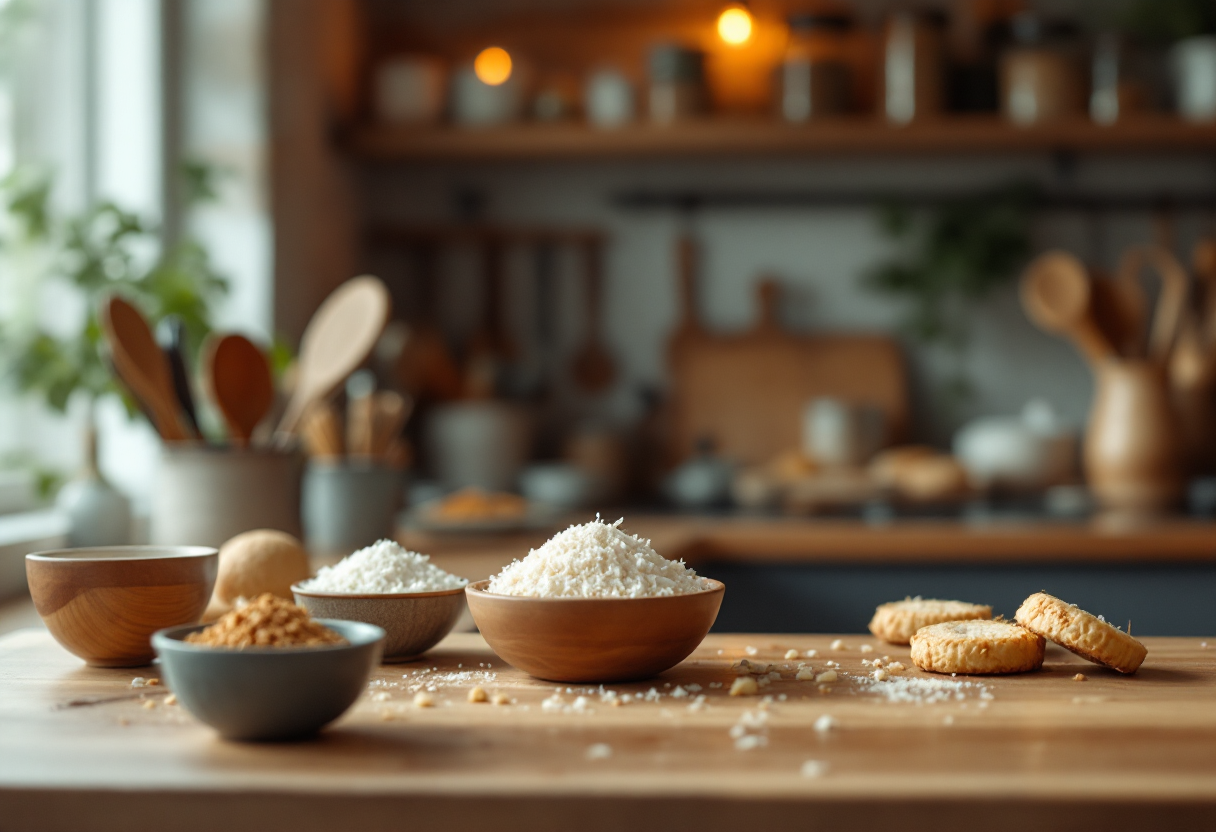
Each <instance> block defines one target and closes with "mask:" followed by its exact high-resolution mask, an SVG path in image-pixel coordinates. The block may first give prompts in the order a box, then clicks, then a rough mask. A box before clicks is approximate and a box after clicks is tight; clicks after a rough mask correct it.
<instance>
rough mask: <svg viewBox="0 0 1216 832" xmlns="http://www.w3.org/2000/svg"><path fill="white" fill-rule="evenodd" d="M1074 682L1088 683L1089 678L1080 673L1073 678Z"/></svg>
mask: <svg viewBox="0 0 1216 832" xmlns="http://www.w3.org/2000/svg"><path fill="white" fill-rule="evenodd" d="M1072 680H1073V681H1074V682H1088V681H1089V677H1088V676H1086V675H1085V674H1084V673H1078V674H1077V675H1076V676H1073V677H1072Z"/></svg>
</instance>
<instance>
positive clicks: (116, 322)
mask: <svg viewBox="0 0 1216 832" xmlns="http://www.w3.org/2000/svg"><path fill="white" fill-rule="evenodd" d="M100 318H101V329H102V333H103V334H104V335H105V339H106V343H107V345H108V346H109V348H110V360H111V361H112V362H113V364H114V369H115V370H116V371H117V372H118V377H119V379H120V380H121V381H122V383H123V384H124V385H125V386H126V387H127V389H128V390H130V391H131V395H133V396H134V397H135V398H136V399H138V400H139V401H140V403H141V404H142V406H143V410H144V411H145V412H146V413H149V414H151V419H152V426H153V427H154V428H156V431H157V433H159V434H160V435H161V438H162V439H164V440H165V441H166V442H185V441H189V440H192V439H197V438H198V436H197V434H195V433H194V432H193V431H191V430H190V429H189V427H188V426H187V425H186V423H185V422H184V421H183V420H182V418H181V412H180V409H179V407H178V400H177V392H176V391H175V390H174V388H173V375H172V372H171V371H170V369H169V362H168V360H167V359H166V358H165V354H164V353H163V352H162V351H161V348H160V345H159V344H158V343H157V342H156V337H155V336H154V335H153V334H152V328H151V327H150V326H148V322H147V320H145V319H144V316H143V315H142V314H141V313H140V311H139V310H138V309H136V308H135V307H134V306H132V305H131V304H130V303H128V302H127V301H125V300H123V299H122V298H120V297H118V296H117V295H112V296H110V297H109V298H107V299H106V300H104V301H102V304H101V314H100Z"/></svg>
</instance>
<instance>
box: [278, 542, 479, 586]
mask: <svg viewBox="0 0 1216 832" xmlns="http://www.w3.org/2000/svg"><path fill="white" fill-rule="evenodd" d="M429 561H430V557H429V556H427V555H420V554H418V553H417V552H411V551H409V550H408V549H406V548H405V547H404V546H402V545H401V544H399V543H396V542H394V541H392V540H381V541H378V542H376V543H373V544H372V545H371V546H368V547H367V548H365V549H360V550H359V551H357V552H355V553H354V554H352V555H349V556H347V557H345V558H343V559H342V560H341V561H339V562H338V563H336V564H334V565H333V566H323V567H321V571H320V572H318V573H317V577H315V578H313V579H312V580H309V581H305V582H304V583H302V584H301V585H300V586H301V588H302V589H307V590H312V591H313V592H347V593H350V594H352V595H399V594H403V593H411V592H439V591H441V590H445V589H460V588H461V587H463V586H464V585H465V584H467V583H468V581H466V580H465V579H464V578H458V577H457V576H455V575H453V574H451V573H450V572H444V571H443V570H442V569H440V568H439V567H438V566H435V565H434V564H433V563H430V562H429Z"/></svg>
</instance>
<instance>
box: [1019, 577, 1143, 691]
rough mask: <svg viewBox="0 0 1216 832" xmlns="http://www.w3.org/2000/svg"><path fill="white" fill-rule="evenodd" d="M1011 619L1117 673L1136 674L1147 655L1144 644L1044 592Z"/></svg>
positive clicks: (1104, 621) (1100, 619)
mask: <svg viewBox="0 0 1216 832" xmlns="http://www.w3.org/2000/svg"><path fill="white" fill-rule="evenodd" d="M1014 619H1015V620H1016V621H1017V622H1018V623H1019V624H1021V625H1022V626H1023V627H1025V628H1026V629H1027V630H1031V631H1032V632H1035V633H1038V634H1039V635H1041V636H1043V637H1044V638H1049V639H1051V640H1052V641H1054V642H1055V643H1056V644H1058V645H1060V646H1061V647H1063V648H1064V649H1065V650H1071V651H1072V652H1074V653H1076V654H1077V655H1078V656H1080V657H1081V658H1083V659H1089V660H1090V661H1091V662H1094V663H1095V664H1101V665H1105V666H1106V667H1109V668H1113V669H1114V670H1117V671H1119V672H1120V673H1135V672H1136V670H1137V669H1138V668H1139V667H1140V663H1141V662H1143V661H1144V657H1145V656H1147V655H1148V649H1147V648H1145V646H1144V645H1143V644H1141V643H1140V642H1138V641H1136V640H1135V639H1134V638H1132V637H1131V636H1130V635H1128V634H1127V633H1125V632H1123V631H1122V630H1120V629H1117V628H1116V627H1113V626H1111V624H1110V623H1109V622H1107V621H1106V620H1104V619H1102V618H1098V617H1097V616H1094V615H1090V614H1089V613H1087V612H1086V611H1085V610H1082V609H1078V608H1077V605H1076V604H1067V603H1065V602H1063V601H1061V600H1060V599H1059V598H1056V597H1055V596H1053V595H1048V594H1047V593H1046V592H1036V593H1035V594H1034V595H1031V596H1030V597H1029V598H1027V599H1026V600H1025V601H1023V602H1022V606H1020V607H1018V611H1017V612H1016V613H1015V614H1014Z"/></svg>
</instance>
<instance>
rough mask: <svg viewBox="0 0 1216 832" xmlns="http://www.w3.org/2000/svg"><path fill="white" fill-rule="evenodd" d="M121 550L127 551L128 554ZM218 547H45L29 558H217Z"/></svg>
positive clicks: (66, 560) (62, 560)
mask: <svg viewBox="0 0 1216 832" xmlns="http://www.w3.org/2000/svg"><path fill="white" fill-rule="evenodd" d="M82 552H98V553H102V554H101V556H99V557H79V556H78V554H79V553H82ZM122 553H127V554H126V555H125V556H124V555H123V554H122ZM219 553H220V550H219V549H216V548H214V547H212V546H154V545H141V546H79V547H75V548H67V549H46V550H44V551H42V552H31V553H30V554H28V555H26V556H25V559H26V560H32V561H35V562H38V563H116V562H119V561H142V562H147V561H154V560H184V559H187V558H209V557H218V556H219Z"/></svg>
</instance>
